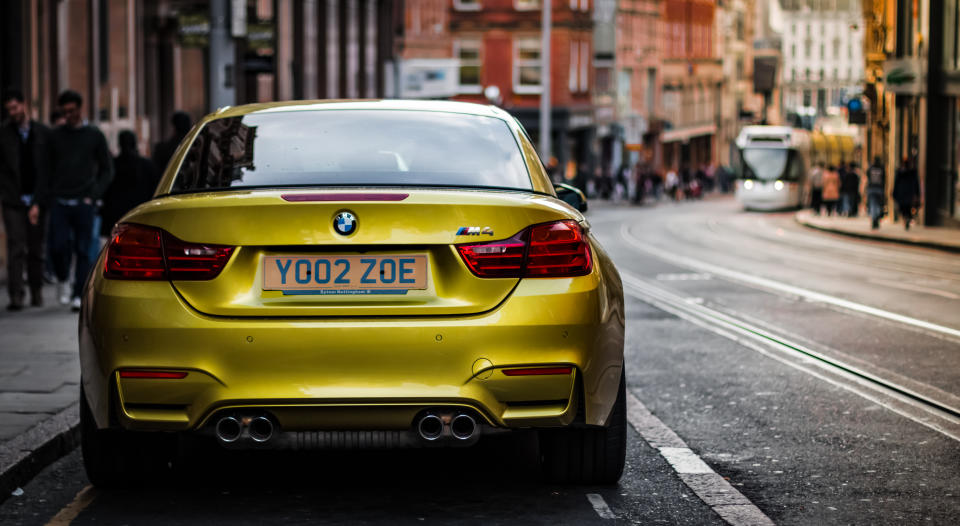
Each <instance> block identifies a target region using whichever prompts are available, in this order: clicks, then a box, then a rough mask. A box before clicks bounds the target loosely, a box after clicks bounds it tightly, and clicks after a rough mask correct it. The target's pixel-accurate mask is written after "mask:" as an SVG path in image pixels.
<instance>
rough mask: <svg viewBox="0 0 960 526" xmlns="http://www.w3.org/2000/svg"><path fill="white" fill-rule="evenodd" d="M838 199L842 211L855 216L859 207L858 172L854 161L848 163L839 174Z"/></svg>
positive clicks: (849, 215)
mask: <svg viewBox="0 0 960 526" xmlns="http://www.w3.org/2000/svg"><path fill="white" fill-rule="evenodd" d="M840 199H841V200H842V201H843V211H844V213H845V214H846V215H847V216H848V217H857V212H858V211H859V208H860V174H859V173H858V172H857V165H856V164H855V163H850V165H849V166H848V168H847V169H846V171H844V172H843V175H841V176H840Z"/></svg>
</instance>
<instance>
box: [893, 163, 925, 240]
mask: <svg viewBox="0 0 960 526" xmlns="http://www.w3.org/2000/svg"><path fill="white" fill-rule="evenodd" d="M893 200H894V201H896V202H897V208H899V209H900V216H901V217H903V228H904V230H910V222H911V221H912V220H913V209H914V207H919V206H920V177H919V176H918V175H917V169H916V168H915V167H914V163H913V159H906V160H904V162H903V164H902V165H901V166H900V169H899V170H897V175H896V177H895V178H894V179H893Z"/></svg>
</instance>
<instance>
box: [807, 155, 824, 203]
mask: <svg viewBox="0 0 960 526" xmlns="http://www.w3.org/2000/svg"><path fill="white" fill-rule="evenodd" d="M810 208H811V209H813V213H814V214H817V215H820V209H821V208H823V163H817V164H815V165H814V166H813V169H812V170H810Z"/></svg>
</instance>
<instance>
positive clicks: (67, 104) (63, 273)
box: [50, 90, 113, 311]
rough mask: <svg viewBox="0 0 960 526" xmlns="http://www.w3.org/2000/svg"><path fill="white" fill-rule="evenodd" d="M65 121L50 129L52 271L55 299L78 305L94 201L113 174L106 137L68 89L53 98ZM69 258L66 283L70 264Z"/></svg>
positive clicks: (77, 307) (87, 265) (86, 270)
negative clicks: (86, 117)
mask: <svg viewBox="0 0 960 526" xmlns="http://www.w3.org/2000/svg"><path fill="white" fill-rule="evenodd" d="M57 102H58V103H59V105H60V111H62V112H63V115H64V117H65V119H66V124H64V125H63V126H60V127H58V128H57V129H55V130H53V133H52V137H51V139H52V140H51V145H52V152H53V163H54V164H53V166H54V167H53V176H52V179H51V195H52V197H53V211H52V212H51V217H50V229H51V230H50V233H51V235H52V236H53V237H52V239H53V258H54V261H53V263H54V271H55V272H56V274H57V280H58V281H59V282H60V288H59V293H60V303H61V304H64V305H65V304H68V303H69V304H71V306H72V308H73V310H75V311H79V310H80V295H81V293H82V291H83V284H84V282H85V281H86V279H87V273H89V272H90V265H91V263H92V262H91V261H90V244H91V243H92V242H93V221H94V216H95V215H96V213H97V210H96V202H97V200H98V199H100V198H101V197H102V196H103V193H104V192H105V191H106V189H107V187H108V186H109V185H110V181H111V180H112V179H113V159H112V158H111V156H110V150H109V149H108V148H107V139H106V137H104V136H103V133H102V132H101V131H100V130H99V129H98V128H97V127H96V126H93V125H90V124H86V123H85V122H84V121H83V117H82V113H81V111H80V110H81V107H82V106H83V98H82V97H81V96H80V94H79V93H77V92H75V91H71V90H67V91H64V92H63V93H61V94H60V97H59V98H58V99H57ZM74 256H75V257H76V263H75V264H74V278H73V284H72V285H71V284H70V264H71V260H72V259H73V258H74Z"/></svg>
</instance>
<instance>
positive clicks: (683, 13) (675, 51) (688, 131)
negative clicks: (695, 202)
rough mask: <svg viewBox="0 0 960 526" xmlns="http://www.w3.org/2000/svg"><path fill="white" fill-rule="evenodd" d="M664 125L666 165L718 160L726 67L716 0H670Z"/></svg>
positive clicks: (663, 44)
mask: <svg viewBox="0 0 960 526" xmlns="http://www.w3.org/2000/svg"><path fill="white" fill-rule="evenodd" d="M663 13H664V14H663V31H662V32H661V33H660V35H659V36H660V49H661V56H662V62H661V63H662V66H661V70H660V71H661V75H662V76H663V79H662V86H663V88H662V90H663V91H662V96H661V97H662V98H661V100H662V103H661V105H660V107H661V112H662V113H661V114H660V115H659V117H660V119H661V121H662V126H661V128H660V130H659V142H660V145H661V149H662V160H663V165H664V167H665V168H667V169H669V168H677V169H680V170H683V169H689V170H691V171H694V170H696V169H697V167H699V166H700V165H702V164H707V163H714V162H716V159H717V157H716V152H717V138H716V133H717V122H718V121H719V120H720V100H721V96H722V80H723V71H722V63H721V60H720V58H719V57H718V55H717V49H716V45H715V37H714V28H715V23H714V17H715V16H716V5H715V3H714V2H713V1H712V0H664V11H663Z"/></svg>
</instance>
